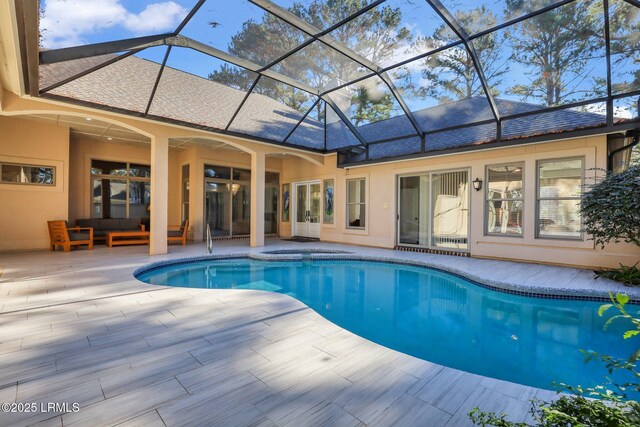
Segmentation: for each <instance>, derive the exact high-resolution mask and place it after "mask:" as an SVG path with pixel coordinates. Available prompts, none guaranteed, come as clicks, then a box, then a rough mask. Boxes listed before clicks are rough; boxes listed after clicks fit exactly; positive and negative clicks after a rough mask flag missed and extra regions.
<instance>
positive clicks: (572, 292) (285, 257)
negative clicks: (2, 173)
mask: <svg viewBox="0 0 640 427" xmlns="http://www.w3.org/2000/svg"><path fill="white" fill-rule="evenodd" d="M303 251H304V250H303ZM239 258H246V259H253V260H258V261H268V262H277V261H301V260H317V261H331V260H336V261H352V260H353V261H373V262H384V263H391V264H399V265H408V266H415V267H424V268H428V269H432V270H436V271H440V272H443V273H448V274H452V275H454V276H458V277H460V278H462V279H465V280H467V281H469V282H471V283H473V284H474V285H477V286H480V287H482V288H485V289H489V290H493V291H497V292H502V293H506V294H512V295H519V296H526V297H533V298H544V299H557V300H578V301H598V302H610V301H611V297H610V295H612V291H610V290H603V289H587V288H582V289H575V288H572V289H569V288H561V287H558V288H551V287H544V286H532V285H529V284H526V285H525V284H519V283H515V282H508V281H498V280H493V279H489V278H486V277H480V276H478V275H476V274H473V273H472V272H469V271H467V270H463V269H460V268H454V267H451V266H448V265H442V264H437V263H434V262H429V261H426V260H412V259H403V258H396V257H390V256H377V255H361V254H357V253H344V251H340V250H335V251H332V250H326V249H323V252H322V253H315V252H313V251H312V250H309V251H306V253H304V254H293V253H291V254H270V253H265V252H234V253H226V254H211V255H201V256H191V257H184V258H174V259H169V260H163V261H157V262H153V263H149V264H146V265H143V266H141V267H138V268H137V269H135V270H134V271H133V273H132V274H133V277H134V278H135V279H136V280H139V279H138V276H139V275H140V274H142V273H145V272H148V271H151V270H154V269H157V268H161V267H166V266H170V265H181V264H189V263H194V262H202V261H215V260H225V259H239ZM615 293H624V294H626V295H627V296H628V297H629V304H638V305H640V289H636V288H632V287H629V288H628V289H625V292H618V291H616V292H615Z"/></svg>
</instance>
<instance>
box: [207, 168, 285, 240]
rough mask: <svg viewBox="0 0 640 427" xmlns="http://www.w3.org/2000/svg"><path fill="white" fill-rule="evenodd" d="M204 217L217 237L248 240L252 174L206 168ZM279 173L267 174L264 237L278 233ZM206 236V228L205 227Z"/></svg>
mask: <svg viewBox="0 0 640 427" xmlns="http://www.w3.org/2000/svg"><path fill="white" fill-rule="evenodd" d="M204 176H205V191H204V217H205V224H208V225H209V228H210V230H211V234H212V235H213V236H214V237H236V236H248V235H249V234H250V233H251V221H250V219H251V171H250V170H248V169H240V168H232V167H227V166H215V165H205V169H204ZM279 187H280V177H279V175H278V173H276V172H266V174H265V214H264V221H265V223H264V231H265V234H275V233H277V232H278V188H279ZM204 231H205V233H206V226H205V230H204Z"/></svg>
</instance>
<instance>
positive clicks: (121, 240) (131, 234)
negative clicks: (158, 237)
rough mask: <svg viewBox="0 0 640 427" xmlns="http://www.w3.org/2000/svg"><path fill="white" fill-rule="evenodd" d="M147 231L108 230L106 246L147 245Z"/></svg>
mask: <svg viewBox="0 0 640 427" xmlns="http://www.w3.org/2000/svg"><path fill="white" fill-rule="evenodd" d="M148 244H149V232H148V231H110V232H108V233H107V247H109V248H110V247H112V246H117V245H148Z"/></svg>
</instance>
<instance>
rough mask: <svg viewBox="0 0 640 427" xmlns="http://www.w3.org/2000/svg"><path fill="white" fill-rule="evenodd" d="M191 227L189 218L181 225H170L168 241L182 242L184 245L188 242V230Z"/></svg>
mask: <svg viewBox="0 0 640 427" xmlns="http://www.w3.org/2000/svg"><path fill="white" fill-rule="evenodd" d="M188 229H189V220H188V219H185V220H183V221H182V224H180V225H170V226H169V232H168V233H167V242H169V243H171V242H181V243H182V246H184V245H186V244H187V230H188Z"/></svg>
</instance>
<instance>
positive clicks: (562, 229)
mask: <svg viewBox="0 0 640 427" xmlns="http://www.w3.org/2000/svg"><path fill="white" fill-rule="evenodd" d="M583 175H584V159H583V158H569V159H553V160H540V161H538V192H537V206H536V212H537V219H536V220H537V227H536V229H537V237H540V238H559V239H581V238H582V233H581V232H580V228H581V220H580V210H579V204H580V196H581V193H582V181H583Z"/></svg>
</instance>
